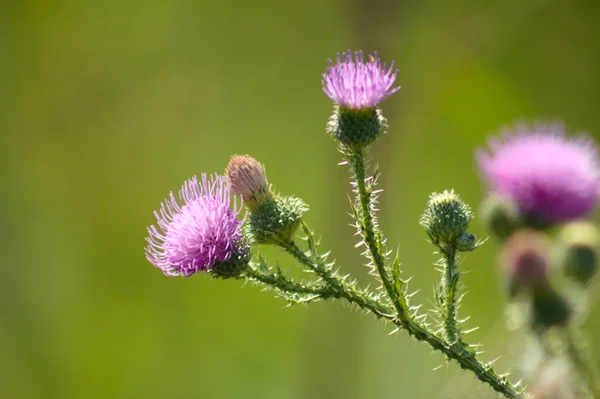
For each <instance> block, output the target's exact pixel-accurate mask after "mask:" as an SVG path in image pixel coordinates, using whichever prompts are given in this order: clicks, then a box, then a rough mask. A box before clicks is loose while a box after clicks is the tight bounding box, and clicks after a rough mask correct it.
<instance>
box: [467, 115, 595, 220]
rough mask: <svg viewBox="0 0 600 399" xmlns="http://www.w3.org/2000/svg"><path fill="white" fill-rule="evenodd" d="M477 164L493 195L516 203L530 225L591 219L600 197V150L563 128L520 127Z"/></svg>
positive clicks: (498, 141)
mask: <svg viewBox="0 0 600 399" xmlns="http://www.w3.org/2000/svg"><path fill="white" fill-rule="evenodd" d="M489 148H490V149H489V151H483V150H481V151H479V152H478V153H477V163H478V165H479V169H480V171H481V174H482V176H483V179H484V180H485V182H486V183H487V184H488V186H489V188H490V190H491V191H492V192H496V193H500V194H503V195H506V196H508V197H510V198H512V199H513V200H514V201H515V202H516V203H517V205H518V207H519V210H520V212H521V215H522V216H524V217H525V219H526V220H530V221H533V222H535V223H541V224H546V225H547V224H552V223H560V222H565V221H569V220H572V219H577V218H582V217H585V216H587V215H589V214H590V213H591V212H592V211H593V209H594V208H595V206H596V204H597V203H598V199H599V197H600V164H599V162H598V153H597V148H596V145H595V144H594V143H593V142H592V141H591V140H589V139H587V138H585V137H575V138H567V137H565V135H564V131H563V128H562V127H561V126H560V125H558V126H557V125H554V126H538V127H536V128H535V129H533V130H527V129H526V128H524V127H523V126H519V127H518V128H517V129H516V132H514V133H510V132H507V133H505V134H504V136H503V137H502V138H501V139H497V138H496V139H493V140H491V141H490V142H489Z"/></svg>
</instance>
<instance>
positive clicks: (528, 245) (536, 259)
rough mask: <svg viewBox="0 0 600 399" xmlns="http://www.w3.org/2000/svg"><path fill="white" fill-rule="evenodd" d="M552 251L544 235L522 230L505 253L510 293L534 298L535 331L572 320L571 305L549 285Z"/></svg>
mask: <svg viewBox="0 0 600 399" xmlns="http://www.w3.org/2000/svg"><path fill="white" fill-rule="evenodd" d="M549 251H550V248H549V246H548V243H547V242H546V239H545V237H544V236H543V235H542V234H541V233H539V232H536V231H534V230H519V231H517V232H515V233H514V234H512V235H511V236H510V238H509V239H508V240H507V241H506V243H505V246H504V251H503V253H502V255H503V256H502V266H503V267H504V271H505V274H506V276H507V278H508V287H509V294H510V295H511V296H515V295H516V294H520V293H528V294H530V295H531V301H532V302H531V309H532V313H531V316H532V319H531V324H532V326H533V327H535V328H549V327H552V326H561V325H565V324H566V323H567V322H568V321H569V320H570V317H571V306H570V304H569V303H568V302H567V300H566V299H565V298H564V297H563V296H562V295H560V294H559V293H558V292H556V291H555V289H554V288H553V287H552V285H551V284H550V279H549V268H550V254H549Z"/></svg>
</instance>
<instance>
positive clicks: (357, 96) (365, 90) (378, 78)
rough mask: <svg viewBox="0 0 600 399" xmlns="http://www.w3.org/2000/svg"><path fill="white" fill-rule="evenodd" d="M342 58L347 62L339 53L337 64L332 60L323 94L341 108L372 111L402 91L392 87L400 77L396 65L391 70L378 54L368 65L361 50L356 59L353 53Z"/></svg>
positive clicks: (368, 61) (324, 78) (372, 57)
mask: <svg viewBox="0 0 600 399" xmlns="http://www.w3.org/2000/svg"><path fill="white" fill-rule="evenodd" d="M342 56H343V59H342V57H341V56H340V54H339V53H338V54H337V57H336V61H337V62H336V64H335V65H333V62H332V61H331V60H328V62H329V67H328V68H327V71H326V72H325V73H324V74H323V80H322V83H323V91H324V92H325V94H327V96H328V97H329V98H331V99H332V100H333V101H334V102H335V103H337V104H338V105H340V106H342V107H345V108H352V109H361V108H371V107H374V106H375V105H377V104H378V103H380V102H381V101H383V100H384V99H385V98H386V97H388V96H390V95H392V94H394V93H395V92H397V91H398V90H400V86H398V87H392V86H393V85H394V82H395V81H396V76H397V74H398V70H394V63H393V62H392V64H391V65H390V67H389V68H387V66H386V65H385V64H383V63H382V62H381V60H380V59H379V56H378V55H377V53H375V56H369V59H368V60H367V62H365V61H364V59H363V53H362V51H357V52H356V53H355V54H354V59H352V52H351V51H350V50H348V52H347V53H343V54H342Z"/></svg>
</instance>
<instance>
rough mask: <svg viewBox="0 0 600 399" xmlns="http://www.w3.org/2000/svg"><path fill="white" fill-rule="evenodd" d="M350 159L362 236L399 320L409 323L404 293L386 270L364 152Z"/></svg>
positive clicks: (357, 153)
mask: <svg viewBox="0 0 600 399" xmlns="http://www.w3.org/2000/svg"><path fill="white" fill-rule="evenodd" d="M348 158H349V161H350V165H351V167H352V172H353V174H354V178H355V180H356V182H355V183H356V190H357V200H358V203H359V206H360V212H359V215H360V220H357V223H358V224H359V228H360V232H361V235H362V237H363V240H364V242H365V244H366V246H367V248H368V249H369V253H370V258H371V261H372V262H373V265H374V266H375V269H376V270H377V274H378V275H379V278H380V279H381V283H382V284H383V287H384V288H385V291H386V292H387V294H388V296H389V297H390V299H391V300H392V303H393V304H394V307H395V308H396V313H397V314H398V319H399V320H401V321H402V322H408V321H409V320H410V314H409V312H408V307H407V305H406V299H405V298H404V297H403V295H402V293H400V292H397V290H395V289H394V283H393V281H392V279H391V278H390V274H389V272H388V270H386V268H385V256H384V254H383V244H382V240H381V233H380V232H379V229H378V228H377V225H376V224H375V221H374V215H373V193H372V191H371V189H368V188H367V184H366V165H365V154H364V151H359V152H353V153H352V154H350V155H349V157H348Z"/></svg>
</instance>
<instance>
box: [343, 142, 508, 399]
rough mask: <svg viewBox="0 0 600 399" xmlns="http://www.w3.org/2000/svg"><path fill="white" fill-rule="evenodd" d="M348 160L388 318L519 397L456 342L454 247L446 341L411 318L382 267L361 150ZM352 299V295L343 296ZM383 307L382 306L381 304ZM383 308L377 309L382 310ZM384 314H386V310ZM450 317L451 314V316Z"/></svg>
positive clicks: (504, 391) (503, 379) (449, 263)
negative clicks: (386, 300) (389, 302)
mask: <svg viewBox="0 0 600 399" xmlns="http://www.w3.org/2000/svg"><path fill="white" fill-rule="evenodd" d="M348 159H349V162H350V164H351V167H352V171H353V173H354V177H355V179H356V190H357V199H358V203H359V206H360V213H359V216H360V220H357V222H358V224H359V228H360V231H361V234H362V237H363V240H364V242H365V244H366V245H367V247H368V249H369V253H370V258H371V260H372V262H373V264H374V266H375V268H376V270H377V273H378V274H379V277H380V278H381V282H382V284H383V287H384V288H385V290H386V292H387V294H388V296H389V297H390V299H391V300H392V303H393V304H394V307H395V310H396V314H397V316H395V317H393V318H391V319H390V318H388V320H389V321H390V322H392V323H394V324H395V325H397V326H398V327H400V328H403V329H405V330H406V331H407V332H408V333H409V334H410V335H411V336H413V337H415V338H416V339H418V340H420V341H425V342H427V343H428V344H429V345H431V347H433V348H434V349H437V350H439V351H441V352H443V353H444V354H445V355H446V356H447V357H448V358H449V359H453V360H456V361H457V362H458V363H459V365H460V366H461V367H462V368H463V369H467V370H471V371H472V372H473V373H475V375H476V376H477V378H478V379H479V380H481V381H483V382H485V383H487V384H489V385H490V386H491V387H492V388H493V389H494V390H496V391H497V392H500V393H502V394H503V395H504V396H506V397H508V398H516V397H519V395H520V394H519V390H518V389H517V388H516V387H515V386H513V385H512V384H511V383H510V382H508V381H507V379H506V377H501V376H500V375H498V374H497V373H496V372H495V371H494V370H493V369H492V368H491V367H490V366H487V365H484V364H483V363H481V362H480V361H479V360H478V359H477V357H476V353H475V352H474V351H473V350H471V349H470V348H469V347H468V345H466V344H464V343H463V342H462V341H457V339H456V338H457V332H456V317H455V305H456V298H455V297H456V295H455V294H456V287H457V283H458V274H457V271H456V250H455V249H454V248H453V249H452V251H448V254H447V258H446V265H447V270H446V281H445V287H446V289H445V294H446V298H445V301H446V304H447V305H446V306H447V307H446V310H447V312H448V316H449V317H447V318H446V322H447V323H448V324H447V326H446V332H447V335H448V337H447V338H448V342H447V341H446V340H444V339H443V338H442V337H440V336H438V335H436V334H434V333H432V332H431V331H429V330H428V329H427V328H426V327H424V326H423V325H421V324H420V323H418V322H417V321H416V320H414V319H413V317H412V316H411V314H410V312H409V311H408V307H407V304H406V298H405V297H404V295H403V293H402V292H399V291H398V290H396V289H395V288H394V283H393V281H392V279H391V278H390V275H389V273H388V271H387V270H386V267H385V256H384V254H383V243H382V240H381V233H380V232H379V230H378V228H377V226H376V225H375V223H374V220H373V218H374V216H373V208H372V201H373V197H372V191H371V189H370V188H367V184H366V166H365V154H364V151H358V152H353V153H351V154H349V157H348ZM345 298H346V299H347V300H348V301H350V302H353V300H354V298H352V297H345ZM384 308H385V307H384ZM382 310H383V309H381V308H380V309H378V311H380V312H381V311H382ZM383 313H386V312H385V311H384V312H383ZM450 316H451V317H450Z"/></svg>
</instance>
